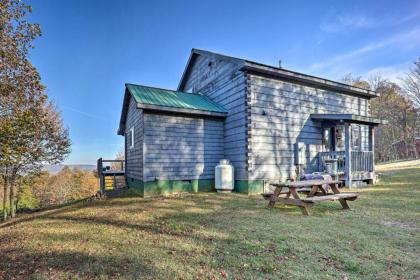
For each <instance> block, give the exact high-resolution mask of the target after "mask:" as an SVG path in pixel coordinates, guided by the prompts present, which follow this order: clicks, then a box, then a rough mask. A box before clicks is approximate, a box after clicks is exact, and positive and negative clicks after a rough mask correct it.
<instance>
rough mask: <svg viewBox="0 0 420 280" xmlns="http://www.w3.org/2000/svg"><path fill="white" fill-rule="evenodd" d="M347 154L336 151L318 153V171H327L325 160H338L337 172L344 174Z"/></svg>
mask: <svg viewBox="0 0 420 280" xmlns="http://www.w3.org/2000/svg"><path fill="white" fill-rule="evenodd" d="M345 155H346V153H345V152H344V151H339V152H337V151H334V152H320V153H318V170H319V171H321V172H322V171H324V170H325V160H327V159H337V171H338V172H344V171H345V170H346V161H345Z"/></svg>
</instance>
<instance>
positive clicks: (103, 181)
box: [97, 158, 105, 192]
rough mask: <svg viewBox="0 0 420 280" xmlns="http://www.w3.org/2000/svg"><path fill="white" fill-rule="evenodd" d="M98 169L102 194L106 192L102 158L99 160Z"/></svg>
mask: <svg viewBox="0 0 420 280" xmlns="http://www.w3.org/2000/svg"><path fill="white" fill-rule="evenodd" d="M97 169H98V176H99V187H100V190H101V192H103V191H104V190H105V178H104V176H103V174H102V171H103V164H102V158H99V159H98V163H97Z"/></svg>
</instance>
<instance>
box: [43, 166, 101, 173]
mask: <svg viewBox="0 0 420 280" xmlns="http://www.w3.org/2000/svg"><path fill="white" fill-rule="evenodd" d="M64 166H68V167H69V168H70V169H80V170H82V171H92V170H96V165H93V164H57V165H45V166H44V167H43V168H42V169H43V170H45V171H48V172H49V173H51V174H57V173H58V172H60V171H61V170H62V169H63V168H64Z"/></svg>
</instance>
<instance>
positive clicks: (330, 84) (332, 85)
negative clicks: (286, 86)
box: [241, 61, 379, 98]
mask: <svg viewBox="0 0 420 280" xmlns="http://www.w3.org/2000/svg"><path fill="white" fill-rule="evenodd" d="M241 70H242V71H244V72H251V73H256V74H263V75H267V76H270V77H274V78H279V79H283V80H289V81H295V82H300V83H303V84H309V85H312V86H315V87H318V88H322V89H329V90H334V91H337V92H340V93H344V94H351V95H357V96H363V97H366V98H373V97H378V96H379V94H378V93H376V92H374V91H371V90H367V89H362V88H358V87H354V86H350V85H346V84H343V83H339V82H334V81H331V80H327V79H323V78H318V77H314V76H310V75H306V74H302V73H298V72H293V71H290V70H285V69H278V68H274V67H273V68H272V67H268V66H264V65H259V64H256V63H253V62H250V61H246V63H245V65H244V66H243V67H242V68H241Z"/></svg>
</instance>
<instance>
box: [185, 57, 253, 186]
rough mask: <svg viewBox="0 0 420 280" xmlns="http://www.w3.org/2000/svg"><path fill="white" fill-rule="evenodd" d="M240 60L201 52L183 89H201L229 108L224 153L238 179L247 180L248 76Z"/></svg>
mask: <svg viewBox="0 0 420 280" xmlns="http://www.w3.org/2000/svg"><path fill="white" fill-rule="evenodd" d="M241 66H242V62H241V61H240V60H234V59H233V60H232V59H225V58H223V57H220V56H217V55H200V56H198V57H197V59H196V60H195V63H194V65H193V66H192V68H191V71H190V74H189V76H188V77H186V83H185V86H184V87H183V88H181V89H180V90H183V91H192V92H199V93H202V94H204V95H206V96H208V97H210V98H211V99H212V100H214V101H215V102H217V103H219V104H221V105H223V106H224V107H225V108H226V109H228V110H229V114H228V116H227V118H226V120H225V125H224V141H223V142H224V155H223V157H224V158H226V159H229V160H230V162H231V163H232V165H233V166H234V168H235V179H237V180H247V179H248V171H247V142H246V141H247V128H246V122H247V116H246V75H245V74H244V73H243V72H242V71H240V70H239V69H240V67H241Z"/></svg>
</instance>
